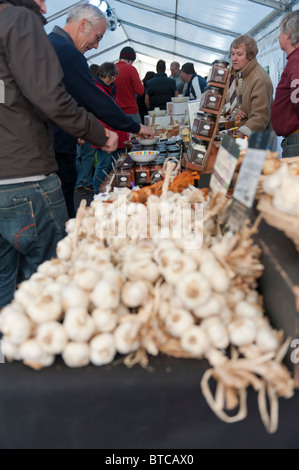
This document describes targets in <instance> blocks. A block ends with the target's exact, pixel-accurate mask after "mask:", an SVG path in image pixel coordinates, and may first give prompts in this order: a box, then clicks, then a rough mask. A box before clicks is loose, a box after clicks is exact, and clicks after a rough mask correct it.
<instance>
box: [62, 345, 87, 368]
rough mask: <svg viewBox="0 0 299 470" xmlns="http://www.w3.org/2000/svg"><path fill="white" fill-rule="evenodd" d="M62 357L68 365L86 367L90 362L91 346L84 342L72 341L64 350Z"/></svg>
mask: <svg viewBox="0 0 299 470" xmlns="http://www.w3.org/2000/svg"><path fill="white" fill-rule="evenodd" d="M62 359H63V360H64V362H65V364H66V365H67V366H68V367H84V366H87V365H88V364H89V363H90V347H89V344H87V343H84V342H70V343H68V344H67V345H66V347H65V348H64V350H63V352H62Z"/></svg>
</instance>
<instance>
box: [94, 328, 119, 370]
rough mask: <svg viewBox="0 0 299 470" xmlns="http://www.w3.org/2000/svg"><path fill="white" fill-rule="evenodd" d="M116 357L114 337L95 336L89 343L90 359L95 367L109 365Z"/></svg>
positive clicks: (107, 335) (108, 335)
mask: <svg viewBox="0 0 299 470" xmlns="http://www.w3.org/2000/svg"><path fill="white" fill-rule="evenodd" d="M115 355H116V349H115V344H114V336H113V335H111V334H109V333H103V334H101V335H97V336H95V337H94V338H92V340H91V341H90V359H91V362H92V363H93V364H94V365H95V366H102V365H104V364H110V362H112V361H113V359H114V357H115Z"/></svg>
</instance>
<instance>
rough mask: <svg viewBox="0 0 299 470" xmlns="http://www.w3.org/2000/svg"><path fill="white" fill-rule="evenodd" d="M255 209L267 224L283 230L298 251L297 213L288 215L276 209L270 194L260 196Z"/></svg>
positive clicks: (298, 227)
mask: <svg viewBox="0 0 299 470" xmlns="http://www.w3.org/2000/svg"><path fill="white" fill-rule="evenodd" d="M257 209H258V210H259V211H260V213H261V215H262V217H263V218H264V219H265V221H266V222H267V224H269V225H271V226H272V227H275V228H276V229H278V230H281V231H282V232H284V233H285V234H286V236H287V237H288V238H290V239H291V240H292V241H293V243H294V245H295V246H296V248H297V250H298V251H299V214H295V215H290V214H285V213H284V212H280V211H278V210H276V209H275V208H274V207H273V204H272V196H269V195H263V196H261V197H260V199H259V202H258V205H257Z"/></svg>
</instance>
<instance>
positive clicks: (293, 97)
mask: <svg viewBox="0 0 299 470" xmlns="http://www.w3.org/2000/svg"><path fill="white" fill-rule="evenodd" d="M278 40H279V44H280V47H281V49H282V50H283V51H284V52H285V53H286V54H287V61H288V62H287V65H286V67H285V69H284V71H283V73H282V75H281V79H280V82H279V84H278V86H277V88H276V94H275V99H274V102H273V105H272V112H271V120H272V126H273V129H274V131H275V132H276V134H277V135H279V136H283V137H284V139H283V141H282V143H281V146H282V150H283V151H282V157H297V156H299V10H296V11H293V12H291V13H288V14H287V15H286V16H284V17H283V19H282V20H281V23H280V35H279V37H278Z"/></svg>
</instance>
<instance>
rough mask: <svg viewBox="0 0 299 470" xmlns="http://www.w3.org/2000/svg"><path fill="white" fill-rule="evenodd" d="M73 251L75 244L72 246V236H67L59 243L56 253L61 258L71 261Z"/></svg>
mask: <svg viewBox="0 0 299 470" xmlns="http://www.w3.org/2000/svg"><path fill="white" fill-rule="evenodd" d="M71 220H74V219H71ZM68 222H70V221H68ZM66 227H67V225H66ZM72 253H73V246H72V241H71V238H69V237H65V238H63V239H62V240H60V241H59V242H58V243H57V247H56V254H57V257H58V258H59V259H61V260H63V261H69V260H70V259H71V257H72Z"/></svg>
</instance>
